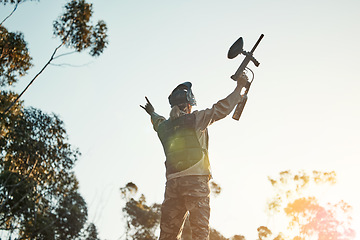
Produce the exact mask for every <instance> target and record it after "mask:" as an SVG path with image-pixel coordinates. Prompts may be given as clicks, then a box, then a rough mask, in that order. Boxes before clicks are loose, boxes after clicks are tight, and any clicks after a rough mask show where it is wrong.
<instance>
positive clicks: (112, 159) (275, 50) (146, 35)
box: [0, 0, 360, 240]
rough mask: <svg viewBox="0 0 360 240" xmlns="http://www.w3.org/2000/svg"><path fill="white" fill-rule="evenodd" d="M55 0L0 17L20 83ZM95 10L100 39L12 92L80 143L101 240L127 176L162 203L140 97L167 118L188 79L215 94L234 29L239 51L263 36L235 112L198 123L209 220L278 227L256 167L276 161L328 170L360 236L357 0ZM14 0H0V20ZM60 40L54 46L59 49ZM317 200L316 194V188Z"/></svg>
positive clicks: (112, 224) (37, 55) (211, 98)
mask: <svg viewBox="0 0 360 240" xmlns="http://www.w3.org/2000/svg"><path fill="white" fill-rule="evenodd" d="M65 3H66V1H63V0H58V1H44V0H43V1H40V2H25V3H23V4H21V5H20V6H19V7H18V9H17V11H16V12H15V13H14V15H13V16H12V17H11V18H9V19H8V20H7V21H6V22H5V24H4V26H5V27H7V28H8V29H9V30H10V31H16V30H18V31H22V32H23V33H24V35H25V40H26V41H27V42H28V44H29V50H30V53H31V55H32V56H33V63H34V65H35V66H34V67H33V68H32V70H31V71H30V72H29V74H28V75H27V76H25V77H24V78H22V79H21V81H20V83H18V84H17V85H16V87H15V88H14V90H16V91H18V92H20V91H21V90H22V89H23V88H24V86H26V84H27V83H28V82H29V81H30V80H31V79H32V77H33V76H34V75H35V74H36V73H37V72H38V71H39V70H40V69H41V68H42V66H43V65H44V64H45V63H46V62H47V61H48V59H49V57H50V55H51V54H52V51H53V50H54V48H55V47H56V46H57V45H58V44H59V43H60V42H59V40H58V39H55V38H53V36H52V22H53V21H54V20H55V19H56V18H57V17H58V16H59V15H60V14H61V13H62V12H63V9H62V6H64V5H65ZM92 3H93V7H94V16H93V21H97V20H99V19H103V20H104V21H105V22H106V23H107V25H108V28H109V41H110V44H109V46H108V48H107V49H106V51H105V53H104V54H103V55H101V56H100V57H98V58H96V59H94V58H91V57H89V56H88V55H86V54H85V53H83V54H73V55H69V56H66V57H64V58H61V59H58V60H57V61H56V63H57V64H62V63H67V64H72V65H73V67H69V66H64V65H63V66H50V67H49V68H48V69H46V71H45V72H44V73H43V74H42V75H40V77H39V78H38V79H37V80H36V82H35V83H34V84H33V85H32V86H31V88H30V89H29V90H28V91H27V92H26V93H25V95H24V96H23V98H22V99H23V100H24V101H25V105H26V106H34V107H37V108H40V109H42V110H44V111H46V112H54V113H56V114H58V115H59V116H60V117H61V118H62V119H63V120H64V122H65V126H66V129H67V131H68V134H69V137H70V142H71V143H72V144H73V145H74V146H76V147H79V149H80V151H81V152H82V156H81V157H80V159H79V161H78V163H77V166H76V169H75V170H76V175H77V177H78V179H79V181H80V192H81V193H82V195H83V196H84V197H85V199H86V201H87V203H88V206H89V214H90V215H89V219H90V220H92V221H94V222H95V224H96V225H97V226H98V228H99V232H100V237H101V238H106V239H109V240H112V239H118V238H119V237H120V236H121V235H122V233H123V232H122V229H123V226H124V222H123V221H122V220H121V208H122V207H123V206H124V201H123V200H121V198H120V193H119V188H120V187H123V186H124V185H125V184H126V183H127V182H129V181H133V182H134V183H135V184H137V185H138V187H139V190H140V192H141V193H144V194H145V196H146V197H147V200H148V202H149V203H153V202H158V203H160V202H162V200H163V191H164V184H165V168H164V164H163V162H164V155H163V150H162V147H161V144H160V141H159V140H158V139H157V136H156V133H155V132H154V131H153V130H152V127H151V123H150V119H149V117H148V115H147V114H146V113H145V112H144V111H143V110H142V109H141V108H140V107H139V105H140V104H144V103H145V99H144V96H148V98H149V99H150V101H151V102H152V103H153V105H154V107H155V109H156V111H157V112H158V113H159V114H162V115H164V116H168V113H169V110H170V107H169V105H168V101H167V97H168V95H169V93H170V92H171V91H172V89H173V88H174V87H175V86H176V85H177V84H179V83H181V82H184V81H191V82H192V83H193V91H194V94H195V97H196V99H197V102H198V106H196V107H195V108H194V110H196V109H197V110H200V109H204V108H207V107H211V106H212V104H213V103H215V102H216V101H218V100H220V99H221V98H223V97H226V96H227V94H229V93H230V92H231V91H232V90H233V88H234V87H235V82H234V81H232V80H231V79H230V76H231V75H232V74H233V73H234V72H235V71H236V69H237V68H238V66H239V65H240V63H241V61H242V59H243V58H242V57H238V58H235V59H232V60H229V59H227V57H226V56H227V51H228V49H229V47H230V46H231V44H232V43H233V42H234V41H235V40H236V39H237V38H239V37H240V36H242V37H243V38H244V48H245V50H248V51H249V50H250V49H251V48H252V46H253V44H254V43H255V42H256V40H257V39H258V37H259V36H260V34H264V35H265V37H264V38H263V40H262V42H261V44H260V45H259V46H258V48H257V50H256V52H255V54H254V55H255V57H256V58H257V60H258V61H259V62H260V66H259V67H258V68H256V67H255V66H254V65H253V64H252V63H250V64H249V67H250V68H251V69H252V70H253V71H254V72H255V80H254V83H253V85H252V89H251V90H250V93H249V100H248V102H247V105H246V107H245V110H244V113H243V116H242V117H241V119H240V121H239V122H237V121H234V120H232V119H231V117H227V118H226V119H223V120H221V121H219V122H217V123H215V124H214V125H212V126H210V127H209V132H210V161H211V165H212V170H213V176H214V180H215V181H216V182H217V183H218V184H220V185H221V187H222V188H223V192H222V193H221V195H220V196H218V197H217V198H213V199H212V200H211V206H212V215H211V221H210V222H211V226H212V227H214V228H216V229H217V230H219V231H220V232H221V233H222V234H224V235H225V236H226V237H230V236H232V235H234V234H242V235H245V236H246V237H247V239H255V238H256V234H257V231H256V229H257V227H259V226H260V225H266V224H268V223H269V224H270V225H268V226H269V228H270V229H272V228H276V227H277V226H276V223H274V222H272V221H271V219H269V218H268V217H267V215H266V214H265V212H264V209H265V206H266V201H267V199H268V198H269V197H270V196H271V190H272V189H271V185H270V184H269V182H268V180H267V176H276V175H277V174H278V173H279V172H280V171H283V170H288V169H290V170H293V171H298V170H302V169H304V170H322V171H332V170H335V171H336V172H337V174H338V183H337V185H336V186H335V187H333V188H330V189H329V192H326V193H324V198H325V195H326V197H327V198H329V201H330V199H331V200H334V201H336V200H340V199H343V200H345V201H347V202H348V203H349V204H350V205H352V206H353V207H354V217H355V223H354V224H355V225H354V228H355V230H356V231H357V233H358V236H357V239H360V224H359V222H360V221H359V216H360V194H359V193H358V190H357V184H358V183H359V182H360V175H359V171H360V162H359V161H360V148H359V144H360V139H359V136H360V126H359V122H360V108H359V103H360V95H359V92H360V77H359V75H360V74H359V56H360V46H359V42H360V30H359V29H360V15H359V10H360V1H358V0H343V1H335V0H317V1H311V0H301V1H300V0H294V1H286V0H274V1H267V0H254V1H239V0H237V1H236V0H225V1H215V0H206V1H205V0H194V1H189V0H185V1H169V0H167V1H165V0H162V1H160V0H156V1H134V0H131V1H130V0H122V1H119V0H102V1H100V0H94V1H92ZM11 9H12V6H11V5H6V6H5V7H4V6H1V7H0V19H3V18H4V17H5V16H6V15H8V14H9V13H10V12H11ZM68 51H69V50H64V51H63V52H68ZM327 198H326V199H327Z"/></svg>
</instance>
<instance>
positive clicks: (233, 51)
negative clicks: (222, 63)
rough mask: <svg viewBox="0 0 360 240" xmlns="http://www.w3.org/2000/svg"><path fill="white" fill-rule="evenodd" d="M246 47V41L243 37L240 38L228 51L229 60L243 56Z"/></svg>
mask: <svg viewBox="0 0 360 240" xmlns="http://www.w3.org/2000/svg"><path fill="white" fill-rule="evenodd" d="M243 47H244V40H243V38H242V37H240V38H239V39H238V40H236V42H234V44H233V45H232V46H231V47H230V49H229V51H228V55H227V57H228V58H229V59H233V58H235V57H236V56H237V55H239V54H241V53H242V52H243Z"/></svg>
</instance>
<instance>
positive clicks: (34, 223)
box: [0, 93, 87, 239]
mask: <svg viewBox="0 0 360 240" xmlns="http://www.w3.org/2000/svg"><path fill="white" fill-rule="evenodd" d="M6 96H7V95H5V94H4V93H2V95H1V97H2V98H6ZM11 113H12V114H8V116H4V117H3V118H1V130H2V131H1V153H0V159H1V163H0V190H1V191H0V199H1V200H0V230H4V231H8V232H9V233H12V234H14V236H19V237H21V238H23V239H34V238H37V239H75V238H76V237H78V235H79V233H80V230H81V229H82V228H83V225H84V223H85V221H86V219H87V209H86V203H85V201H84V200H83V198H82V197H81V196H80V195H79V193H78V192H77V191H78V182H77V180H76V177H75V176H74V174H73V172H72V171H71V170H72V168H73V167H74V163H75V161H76V159H77V157H78V156H79V152H78V150H76V149H75V150H74V149H72V147H71V146H70V144H69V143H68V142H67V136H66V131H65V129H64V127H63V122H62V121H61V120H60V119H59V118H58V117H57V116H56V115H54V114H51V115H48V114H45V113H43V112H42V111H40V110H38V109H34V108H28V109H23V110H21V111H20V113H18V114H13V113H14V112H11ZM12 234H11V235H12Z"/></svg>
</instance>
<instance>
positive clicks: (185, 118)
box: [140, 74, 248, 240]
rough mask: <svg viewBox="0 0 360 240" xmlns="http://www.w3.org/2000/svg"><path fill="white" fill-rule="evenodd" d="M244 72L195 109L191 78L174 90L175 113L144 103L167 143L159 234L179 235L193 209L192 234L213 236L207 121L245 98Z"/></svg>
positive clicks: (200, 239) (201, 239)
mask: <svg viewBox="0 0 360 240" xmlns="http://www.w3.org/2000/svg"><path fill="white" fill-rule="evenodd" d="M247 81H248V79H247V76H246V75H245V74H243V75H242V76H241V78H240V79H239V80H238V81H237V85H236V88H235V89H234V90H233V91H232V92H231V93H230V94H229V95H228V96H227V97H226V98H224V99H222V100H220V101H218V102H217V103H215V104H214V105H213V106H212V108H210V109H209V108H208V109H205V110H200V111H193V112H192V111H191V110H192V106H195V105H196V100H195V97H194V94H193V92H192V89H191V87H192V84H191V83H190V82H185V83H182V84H180V85H178V86H177V87H176V88H175V89H174V90H173V91H172V92H171V94H170V96H169V98H168V99H169V103H170V106H171V111H170V117H169V119H166V118H165V117H163V116H161V115H159V114H157V113H156V112H155V109H154V107H153V106H152V104H151V103H150V101H149V99H148V98H147V97H145V99H146V101H147V103H146V104H145V106H142V105H140V107H142V108H143V109H144V110H145V111H146V112H147V113H148V114H149V115H150V116H151V122H152V124H153V128H154V130H155V131H156V132H157V134H158V137H159V139H160V141H161V143H162V146H163V148H164V152H165V156H166V161H165V166H166V186H165V196H164V201H163V203H162V206H161V220H160V238H159V239H160V240H174V239H180V238H181V234H182V229H183V226H184V223H185V220H186V218H187V215H188V214H190V215H189V221H190V226H191V233H192V239H193V240H207V239H209V233H210V228H209V218H210V187H209V181H210V179H211V178H212V177H211V169H210V163H209V157H208V141H209V136H208V126H210V125H211V124H212V123H214V122H216V121H218V120H220V119H222V118H224V117H226V116H227V115H229V114H230V112H231V111H232V110H233V109H234V107H235V106H236V105H237V104H238V103H239V102H240V101H241V98H242V96H241V89H242V88H243V87H244V86H245V85H246V83H247Z"/></svg>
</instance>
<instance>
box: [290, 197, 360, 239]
mask: <svg viewBox="0 0 360 240" xmlns="http://www.w3.org/2000/svg"><path fill="white" fill-rule="evenodd" d="M351 209H352V207H351V206H350V205H348V204H347V203H345V202H344V201H340V202H339V203H337V204H330V203H329V204H327V205H326V206H322V205H320V204H319V202H318V200H317V199H316V198H315V197H307V198H299V199H296V200H295V201H294V202H292V203H289V204H288V206H287V207H286V208H285V213H286V214H287V215H288V216H290V217H291V226H292V227H298V228H299V236H298V237H299V238H300V237H302V238H306V236H312V235H316V236H317V239H318V240H328V239H339V240H340V239H344V240H345V239H354V238H355V231H354V230H353V229H352V228H351V220H352V219H351V217H350V215H349V213H350V212H351Z"/></svg>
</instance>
